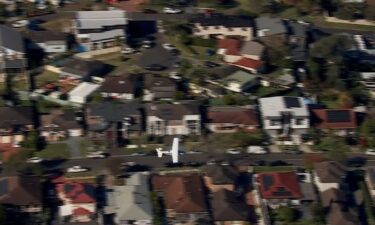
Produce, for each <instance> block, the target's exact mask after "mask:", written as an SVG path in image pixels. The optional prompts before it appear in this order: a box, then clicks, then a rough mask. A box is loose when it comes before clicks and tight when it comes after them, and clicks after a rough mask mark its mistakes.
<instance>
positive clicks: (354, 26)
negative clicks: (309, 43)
mask: <svg viewBox="0 0 375 225" xmlns="http://www.w3.org/2000/svg"><path fill="white" fill-rule="evenodd" d="M313 23H314V24H315V25H317V26H320V27H325V28H335V29H347V30H359V31H371V32H375V26H370V25H357V24H347V23H332V22H327V21H324V19H323V18H322V17H316V18H315V19H314V20H313Z"/></svg>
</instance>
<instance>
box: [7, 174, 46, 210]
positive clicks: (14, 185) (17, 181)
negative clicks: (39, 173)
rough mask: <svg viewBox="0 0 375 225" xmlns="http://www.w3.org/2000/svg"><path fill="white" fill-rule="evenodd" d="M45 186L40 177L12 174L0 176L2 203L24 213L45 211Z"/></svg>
mask: <svg viewBox="0 0 375 225" xmlns="http://www.w3.org/2000/svg"><path fill="white" fill-rule="evenodd" d="M42 193H43V188H42V183H41V181H40V179H39V178H38V177H35V176H11V177H1V178H0V204H2V205H9V206H11V207H14V208H15V209H17V210H18V211H20V212H23V213H42V212H43V195H42Z"/></svg>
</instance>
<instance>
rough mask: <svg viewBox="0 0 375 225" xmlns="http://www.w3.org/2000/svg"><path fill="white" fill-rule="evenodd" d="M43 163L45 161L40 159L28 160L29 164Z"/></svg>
mask: <svg viewBox="0 0 375 225" xmlns="http://www.w3.org/2000/svg"><path fill="white" fill-rule="evenodd" d="M41 162H43V159H42V158H39V157H32V158H30V159H28V160H27V163H41Z"/></svg>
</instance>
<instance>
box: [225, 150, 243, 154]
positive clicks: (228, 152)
mask: <svg viewBox="0 0 375 225" xmlns="http://www.w3.org/2000/svg"><path fill="white" fill-rule="evenodd" d="M226 153H227V154H232V155H238V154H241V151H240V150H239V149H236V148H230V149H227V150H226Z"/></svg>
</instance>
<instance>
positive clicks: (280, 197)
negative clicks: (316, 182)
mask: <svg viewBox="0 0 375 225" xmlns="http://www.w3.org/2000/svg"><path fill="white" fill-rule="evenodd" d="M257 183H258V188H259V193H260V196H261V197H262V199H263V200H264V201H266V202H267V204H268V206H269V207H271V208H277V207H279V206H281V205H299V204H300V199H301V198H302V197H303V195H302V191H301V188H300V184H299V181H298V176H297V174H296V173H295V172H293V171H292V172H269V173H259V174H258V177H257Z"/></svg>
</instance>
